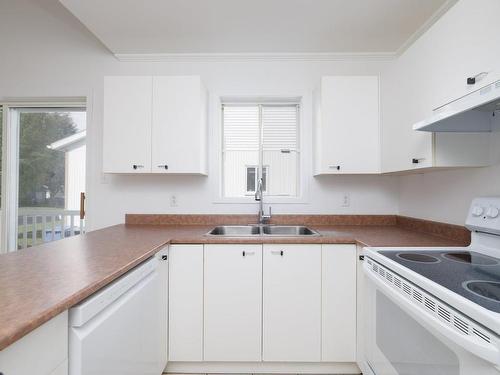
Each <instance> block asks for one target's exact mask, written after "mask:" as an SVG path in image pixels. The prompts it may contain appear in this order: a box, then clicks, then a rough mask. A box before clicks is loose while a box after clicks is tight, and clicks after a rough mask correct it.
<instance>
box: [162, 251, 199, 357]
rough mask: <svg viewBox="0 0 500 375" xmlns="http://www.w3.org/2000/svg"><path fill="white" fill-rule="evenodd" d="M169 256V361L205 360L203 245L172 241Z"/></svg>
mask: <svg viewBox="0 0 500 375" xmlns="http://www.w3.org/2000/svg"><path fill="white" fill-rule="evenodd" d="M169 256H170V261H169V266H170V268H169V308H168V313H169V361H187V362H192V361H202V360H203V245H172V246H170V250H169Z"/></svg>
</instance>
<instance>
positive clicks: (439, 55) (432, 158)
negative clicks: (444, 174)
mask: <svg viewBox="0 0 500 375" xmlns="http://www.w3.org/2000/svg"><path fill="white" fill-rule="evenodd" d="M499 4H500V3H498V2H496V1H489V2H484V3H481V6H477V4H476V3H475V2H472V1H470V2H467V1H460V2H458V3H457V4H456V5H454V6H453V8H452V9H450V11H448V12H447V13H446V14H445V15H444V16H443V17H442V18H440V19H439V21H438V22H437V23H436V24H435V25H433V26H432V28H430V29H429V30H428V31H427V32H426V33H425V34H423V35H422V36H421V37H420V38H419V39H418V40H417V41H415V43H414V44H412V45H411V46H410V47H409V48H408V49H407V50H406V51H405V52H404V53H403V54H402V55H401V56H400V57H398V58H397V59H396V60H395V61H393V62H392V63H391V64H390V65H389V66H388V67H387V69H386V71H385V72H383V73H382V75H381V91H382V93H381V98H382V108H383V113H382V119H383V121H382V124H383V129H382V171H383V172H400V171H408V170H414V169H427V168H433V169H436V168H452V167H476V166H486V165H489V164H491V162H492V160H491V155H490V152H491V151H493V149H492V147H491V144H490V141H491V138H492V137H491V134H488V133H483V134H479V133H467V134H465V133H427V132H420V131H415V130H413V125H414V124H415V123H417V122H419V121H422V120H424V119H426V118H428V117H429V116H430V115H431V114H432V111H433V110H435V109H437V108H439V107H441V106H443V105H446V104H448V103H450V102H451V101H454V100H457V99H459V98H460V97H462V96H464V95H466V94H468V93H470V92H472V91H473V90H478V89H480V88H481V87H484V86H485V85H487V84H489V83H491V82H493V81H495V80H497V79H499V78H500V76H499V73H500V71H499V69H498V61H499V60H500V44H499V43H491V36H492V35H499V33H500V23H499V22H498V20H497V15H498V11H499V9H500V5H499ZM463 25H467V27H464V26H463ZM481 72H488V74H486V75H482V76H480V77H478V78H480V79H478V80H477V82H476V84H474V85H468V84H467V78H468V77H472V76H474V75H477V74H479V73H481Z"/></svg>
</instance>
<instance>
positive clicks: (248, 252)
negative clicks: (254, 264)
mask: <svg viewBox="0 0 500 375" xmlns="http://www.w3.org/2000/svg"><path fill="white" fill-rule="evenodd" d="M242 255H243V256H244V257H246V256H247V255H255V251H245V250H244V251H243V252H242Z"/></svg>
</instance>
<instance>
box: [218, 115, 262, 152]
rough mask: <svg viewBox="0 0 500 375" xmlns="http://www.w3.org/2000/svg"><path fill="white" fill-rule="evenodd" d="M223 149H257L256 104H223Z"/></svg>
mask: <svg viewBox="0 0 500 375" xmlns="http://www.w3.org/2000/svg"><path fill="white" fill-rule="evenodd" d="M223 108H224V111H223V117H224V130H223V133H224V150H225V151H243V150H255V151H258V150H259V143H260V134H259V133H260V125H259V107H258V106H224V107H223Z"/></svg>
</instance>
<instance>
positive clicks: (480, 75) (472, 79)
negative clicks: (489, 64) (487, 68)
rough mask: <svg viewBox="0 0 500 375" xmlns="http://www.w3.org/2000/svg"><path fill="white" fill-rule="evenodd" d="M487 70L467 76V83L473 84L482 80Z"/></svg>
mask: <svg viewBox="0 0 500 375" xmlns="http://www.w3.org/2000/svg"><path fill="white" fill-rule="evenodd" d="M488 73H489V72H481V73H478V74H476V75H475V76H472V77H467V84H468V85H475V84H476V82H477V81H480V80H482V79H483V78H484V77H486V76H487V75H488Z"/></svg>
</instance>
